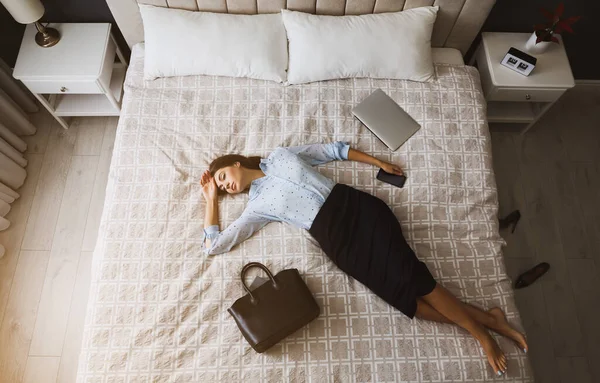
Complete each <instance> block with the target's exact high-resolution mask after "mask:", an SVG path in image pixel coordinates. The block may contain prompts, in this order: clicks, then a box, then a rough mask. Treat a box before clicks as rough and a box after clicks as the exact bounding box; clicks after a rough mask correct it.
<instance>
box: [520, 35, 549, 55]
mask: <svg viewBox="0 0 600 383" xmlns="http://www.w3.org/2000/svg"><path fill="white" fill-rule="evenodd" d="M536 40H537V35H536V34H535V32H533V33H532V34H531V36H530V37H529V40H527V43H525V50H526V51H527V52H529V53H531V54H540V53H544V52H545V51H546V50H547V49H548V48H549V47H550V45H552V44H554V43H553V42H552V41H540V42H539V43H537V44H536V43H535V41H536Z"/></svg>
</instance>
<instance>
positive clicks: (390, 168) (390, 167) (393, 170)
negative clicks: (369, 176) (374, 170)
mask: <svg viewBox="0 0 600 383" xmlns="http://www.w3.org/2000/svg"><path fill="white" fill-rule="evenodd" d="M379 167H380V168H382V169H383V171H384V172H387V173H390V174H395V175H398V176H401V175H403V174H404V172H403V171H402V168H401V167H400V166H398V165H394V164H390V163H387V162H383V161H381V165H380V166H379Z"/></svg>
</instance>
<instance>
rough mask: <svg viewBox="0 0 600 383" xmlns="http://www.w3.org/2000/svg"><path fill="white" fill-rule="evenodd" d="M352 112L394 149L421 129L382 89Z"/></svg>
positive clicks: (372, 94)
mask: <svg viewBox="0 0 600 383" xmlns="http://www.w3.org/2000/svg"><path fill="white" fill-rule="evenodd" d="M352 114H354V116H355V117H356V118H358V119H359V120H360V122H362V123H363V124H364V125H365V126H366V127H367V128H368V129H369V130H370V131H371V132H372V133H373V134H375V135H376V136H377V138H379V139H380V140H381V141H383V143H384V144H386V145H387V147H388V148H390V149H392V150H396V149H398V148H399V147H400V145H402V144H403V143H405V142H406V140H408V139H409V138H410V137H411V136H412V135H413V134H415V133H416V132H417V130H419V129H421V125H419V123H418V122H417V121H415V120H414V119H413V118H412V117H411V116H410V115H409V114H408V113H406V112H405V111H404V109H402V108H401V107H400V105H398V104H396V102H394V100H392V99H391V98H390V97H389V96H388V95H387V94H385V92H384V91H382V90H381V89H377V90H376V91H375V92H373V93H371V94H370V95H369V97H367V98H365V99H364V100H363V102H361V103H360V104H358V105H357V106H356V107H355V108H354V109H352Z"/></svg>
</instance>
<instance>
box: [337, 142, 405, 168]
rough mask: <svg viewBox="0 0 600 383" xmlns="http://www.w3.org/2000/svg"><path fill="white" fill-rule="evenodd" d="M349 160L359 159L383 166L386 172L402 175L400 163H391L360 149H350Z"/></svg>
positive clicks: (359, 160)
mask: <svg viewBox="0 0 600 383" xmlns="http://www.w3.org/2000/svg"><path fill="white" fill-rule="evenodd" d="M348 160H350V161H358V162H362V163H365V164H369V165H373V166H377V167H379V168H382V169H383V170H384V171H385V172H388V173H391V174H397V175H402V174H404V173H403V172H402V168H401V167H400V166H398V165H394V164H390V163H387V162H385V161H382V160H378V159H377V158H375V157H373V156H370V155H368V154H367V153H363V152H361V151H360V150H356V149H352V148H350V150H348Z"/></svg>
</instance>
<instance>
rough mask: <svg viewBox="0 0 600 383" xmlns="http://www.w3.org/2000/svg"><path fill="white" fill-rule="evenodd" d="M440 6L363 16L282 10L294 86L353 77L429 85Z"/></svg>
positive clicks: (289, 73) (290, 81) (291, 80)
mask: <svg viewBox="0 0 600 383" xmlns="http://www.w3.org/2000/svg"><path fill="white" fill-rule="evenodd" d="M437 11H438V7H419V8H413V9H409V10H406V11H403V12H393V13H379V14H373V15H361V16H316V15H311V14H308V13H301V12H293V11H287V10H282V15H283V24H284V25H285V29H286V31H287V36H288V40H289V56H290V62H289V67H288V83H289V84H302V83H307V82H312V81H321V80H330V79H337V78H350V77H372V78H392V79H406V80H414V81H428V80H430V79H431V78H433V75H434V72H433V61H432V56H431V31H432V30H433V24H434V23H435V18H436V15H437Z"/></svg>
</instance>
